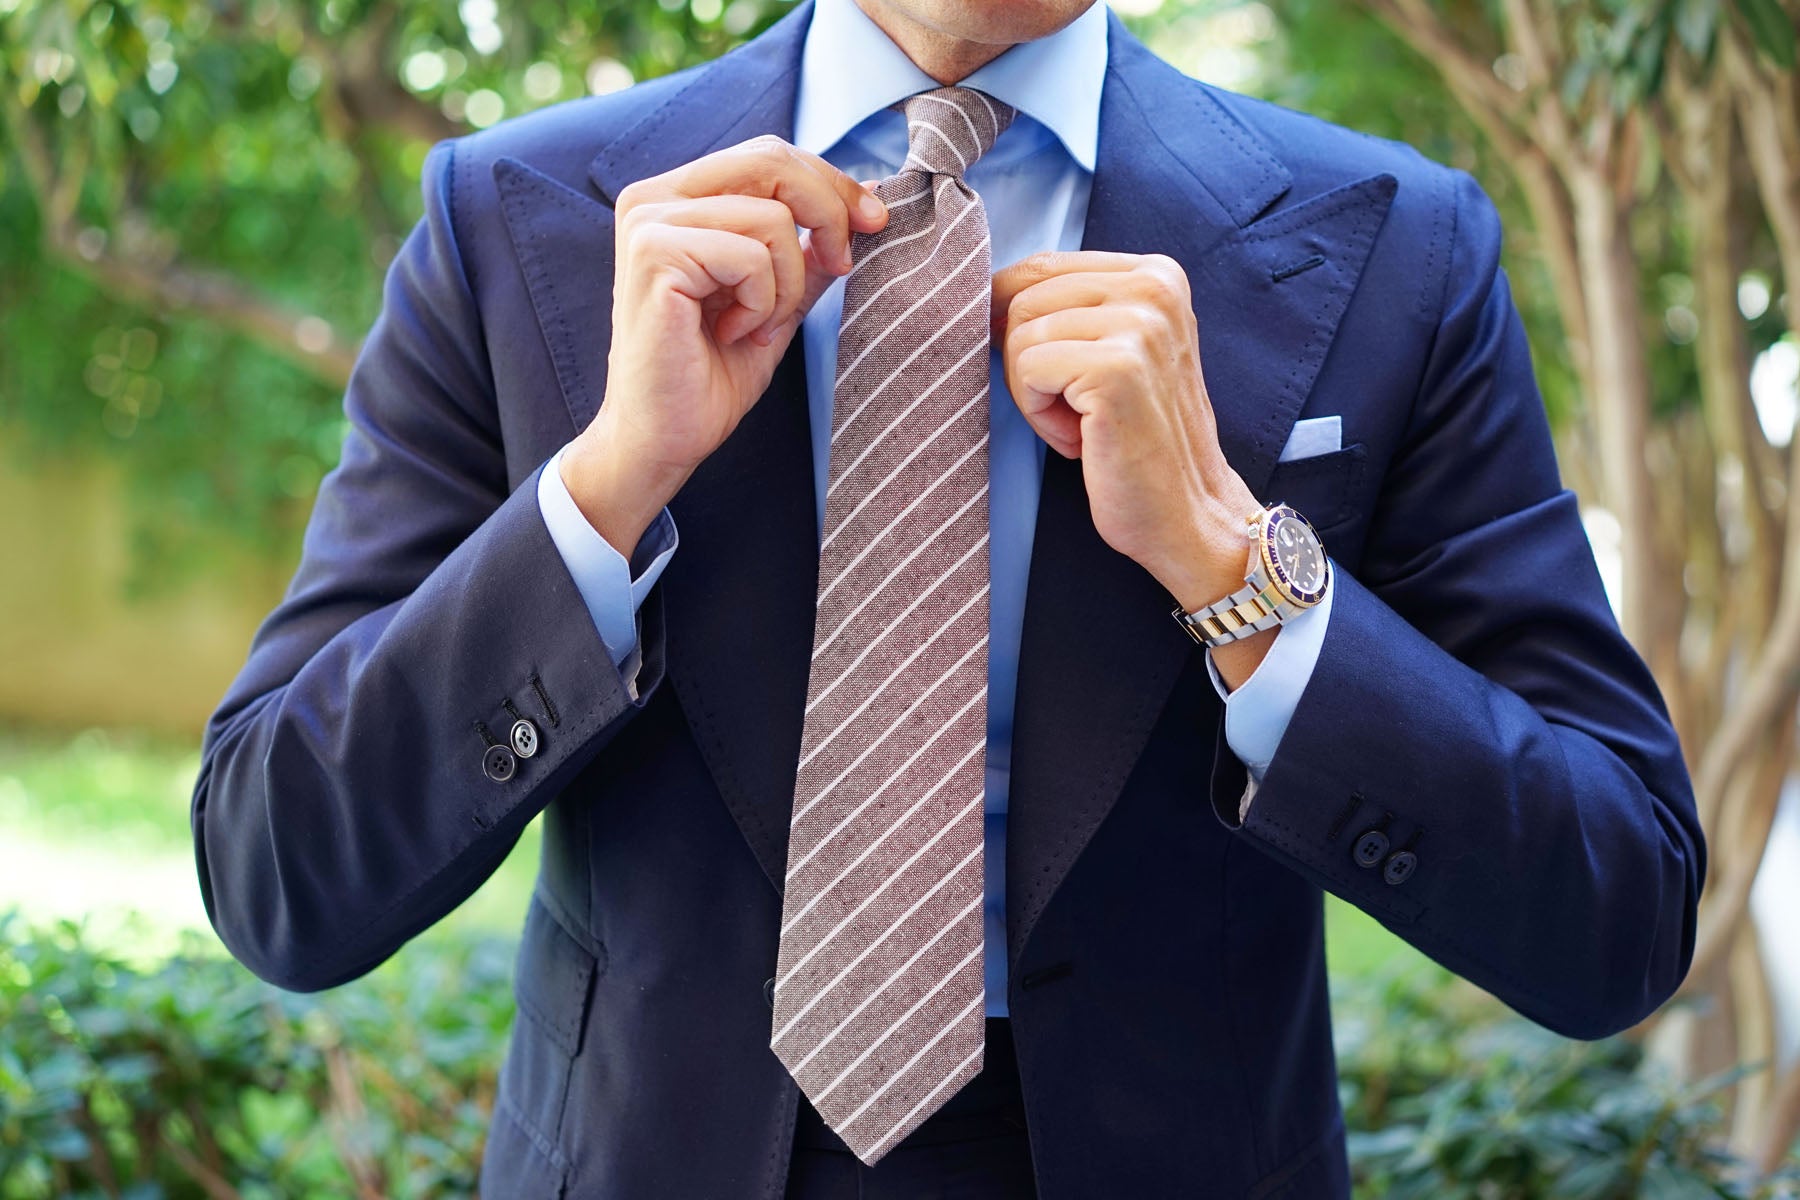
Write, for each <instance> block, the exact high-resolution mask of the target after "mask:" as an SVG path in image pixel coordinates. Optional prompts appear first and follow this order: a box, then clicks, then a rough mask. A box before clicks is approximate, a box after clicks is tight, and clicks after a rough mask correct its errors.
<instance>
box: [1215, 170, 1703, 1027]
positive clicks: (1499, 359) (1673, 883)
mask: <svg viewBox="0 0 1800 1200" xmlns="http://www.w3.org/2000/svg"><path fill="white" fill-rule="evenodd" d="M1456 187H1457V193H1458V194H1457V200H1456V221H1457V235H1456V237H1455V239H1454V250H1453V253H1452V255H1451V257H1450V265H1449V267H1448V274H1447V278H1446V279H1445V283H1444V301H1443V309H1442V315H1441V318H1440V320H1439V324H1438V327H1437V330H1436V332H1435V335H1434V339H1433V343H1432V348H1431V351H1430V353H1429V356H1428V361H1427V363H1426V366H1425V370H1424V374H1423V377H1422V382H1421V385H1420V389H1419V393H1418V395H1417V396H1416V397H1415V399H1414V404H1413V410H1412V413H1411V415H1410V418H1409V422H1408V428H1407V432H1406V434H1405V437H1404V439H1403V441H1402V443H1401V445H1400V447H1399V449H1398V451H1397V452H1396V455H1395V457H1394V459H1393V460H1392V462H1391V465H1390V467H1389V470H1388V472H1387V475H1386V477H1385V478H1384V481H1383V485H1382V491H1381V495H1380V498H1379V501H1378V504H1377V508H1376V511H1375V513H1374V516H1373V519H1372V524H1371V527H1370V534H1369V540H1368V546H1369V549H1368V551H1367V553H1366V555H1365V557H1364V559H1363V560H1362V562H1361V563H1360V564H1359V566H1358V570H1357V572H1356V574H1354V575H1353V574H1352V573H1351V572H1349V571H1343V570H1340V571H1338V572H1337V579H1336V584H1335V587H1336V589H1337V590H1336V595H1335V599H1334V609H1333V613H1332V619H1331V622H1330V625H1329V627H1328V628H1327V630H1326V632H1325V638H1324V642H1323V644H1322V646H1321V647H1320V652H1319V657H1318V661H1317V663H1316V664H1315V666H1314V670H1313V673H1312V677H1311V679H1310V680H1309V681H1308V683H1307V686H1306V688H1305V689H1304V691H1303V692H1302V693H1301V696H1300V699H1299V702H1298V703H1297V705H1296V706H1295V710H1294V714H1293V717H1292V719H1291V721H1290V723H1289V725H1288V727H1287V729H1286V731H1285V733H1284V734H1283V737H1282V739H1281V743H1280V746H1279V748H1278V750H1277V751H1276V753H1275V755H1274V758H1273V760H1272V761H1271V762H1270V764H1269V767H1268V770H1267V771H1266V772H1265V773H1264V775H1263V778H1262V781H1261V783H1260V785H1259V786H1258V787H1257V789H1256V793H1255V802H1254V803H1253V804H1251V805H1250V806H1249V809H1248V812H1247V814H1246V816H1245V818H1244V819H1243V821H1242V823H1241V825H1240V823H1239V818H1238V802H1239V798H1240V797H1241V796H1242V794H1243V791H1244V785H1245V773H1244V767H1243V764H1242V763H1241V762H1239V761H1238V760H1237V759H1236V758H1235V757H1234V756H1233V755H1232V754H1231V753H1230V750H1229V748H1228V746H1227V744H1226V742H1225V739H1224V737H1223V736H1222V734H1221V735H1220V736H1219V738H1218V754H1217V757H1216V758H1215V764H1216V765H1215V772H1214V778H1213V805H1214V809H1215V812H1216V813H1217V814H1218V816H1219V818H1220V819H1221V820H1222V821H1224V822H1225V823H1226V824H1227V825H1230V826H1233V827H1236V828H1241V830H1242V832H1243V834H1244V835H1245V836H1247V837H1249V838H1250V839H1251V840H1252V841H1254V842H1255V843H1256V844H1257V845H1258V846H1260V847H1261V848H1262V849H1263V850H1265V851H1266V852H1268V853H1269V854H1271V855H1273V856H1274V857H1276V858H1277V859H1279V860H1281V861H1283V862H1285V863H1287V864H1288V865H1289V866H1291V867H1292V868H1294V869H1295V870H1297V871H1299V872H1300V873H1301V874H1302V875H1304V876H1306V877H1307V878H1309V879H1311V880H1312V881H1313V882H1315V883H1317V884H1318V885H1319V886H1321V887H1323V888H1326V889H1328V890H1330V891H1332V892H1334V893H1336V894H1337V895H1339V896H1341V897H1343V898H1344V899H1346V900H1348V901H1350V902H1351V903H1354V904H1356V905H1358V906H1359V907H1361V908H1363V909H1364V910H1366V911H1367V912H1369V913H1371V914H1372V915H1373V916H1375V917H1376V918H1378V919H1379V920H1380V921H1382V922H1383V923H1384V924H1385V925H1387V926H1388V927H1389V928H1390V929H1392V930H1394V931H1395V932H1396V933H1398V934H1399V935H1400V936H1402V937H1404V938H1405V939H1407V940H1408V941H1409V942H1411V943H1412V944H1413V945H1415V946H1417V947H1418V948H1419V949H1420V950H1422V951H1424V952H1425V953H1426V954H1428V955H1430V956H1431V957H1432V958H1434V959H1436V960H1437V961H1438V962H1440V963H1442V964H1443V965H1445V966H1446V967H1448V968H1450V969H1451V970H1453V971H1456V972H1457V973H1459V974H1461V975H1463V976H1465V977H1466V978H1468V979H1470V980H1471V981H1473V982H1474V983H1476V984H1479V985H1480V986H1482V987H1483V988H1486V989H1487V990H1488V991H1490V992H1492V993H1494V994H1495V995H1496V996H1498V997H1500V998H1501V999H1502V1000H1504V1001H1506V1002H1507V1003H1508V1004H1510V1005H1511V1006H1513V1007H1514V1008H1516V1009H1518V1010H1519V1011H1520V1012H1522V1013H1524V1014H1525V1015H1526V1016H1528V1017H1531V1018H1532V1019H1534V1020H1536V1021H1538V1022H1540V1023H1541V1024H1543V1025H1545V1026H1548V1027H1549V1028H1551V1029H1553V1030H1556V1031H1557V1032H1560V1033H1563V1034H1566V1035H1569V1036H1574V1037H1601V1036H1605V1035H1608V1034H1611V1033H1614V1032H1617V1031H1619V1030H1622V1029H1625V1028H1627V1027H1629V1026H1631V1025H1632V1024H1634V1023H1636V1022H1637V1021H1639V1020H1641V1019H1642V1018H1643V1017H1645V1016H1646V1015H1648V1014H1649V1013H1650V1012H1651V1011H1652V1010H1653V1009H1655V1008H1656V1007H1657V1006H1658V1005H1659V1004H1661V1003H1662V1002H1663V1001H1664V1000H1666V999H1667V998H1668V997H1669V996H1670V995H1671V994H1672V993H1673V992H1674V990H1675V988H1676V986H1677V985H1678V984H1679V983H1680V981H1681V979H1682V977H1683V975H1684V974H1685V973H1686V971H1687V968H1688V964H1689V962H1690V961H1691V959H1692V956H1693V947H1694V926H1695V911H1696V907H1697V904H1698V900H1699V894H1700V887H1701V882H1702V879H1703V877H1704V874H1705V861H1706V860H1705V847H1704V844H1703V842H1702V837H1701V832H1700V827H1699V822H1698V820H1697V818H1696V815H1695V808H1694V799H1693V794H1692V789H1691V785H1690V783H1689V780H1688V776H1687V772H1686V768H1685V766H1684V764H1683V761H1682V755H1681V748H1680V746H1679V744H1678V743H1677V740H1676V736H1675V733H1674V730H1673V729H1672V728H1671V725H1670V722H1669V719H1668V716H1667V713H1666V710H1665V708H1664V705H1663V702H1662V698H1661V696H1660V694H1659V693H1658V691H1657V687H1656V684H1655V682H1654V680H1653V679H1652V678H1651V675H1650V673H1649V671H1648V669H1647V668H1646V666H1645V664H1644V662H1643V660H1642V659H1641V658H1640V657H1639V656H1638V654H1637V653H1636V652H1635V651H1634V650H1633V648H1632V647H1631V645H1630V644H1629V643H1628V642H1627V641H1626V640H1625V638H1624V636H1623V635H1622V633H1621V632H1620V630H1619V626H1618V624H1617V621H1616V620H1615V618H1614V616H1613V613H1612V610H1611V608H1610V607H1609V604H1608V601H1607V598H1606V595H1605V592H1604V590H1603V588H1602V585H1601V581H1600V575H1599V572H1598V570H1597V568H1596V565H1595V562H1594V557H1593V552H1592V550H1591V548H1590V546H1589V544H1588V541H1587V538H1586V535H1585V533H1584V530H1583V526H1582V522H1581V517H1580V513H1579V510H1578V506H1577V503H1576V499H1575V496H1574V494H1573V493H1572V492H1570V491H1568V490H1567V489H1565V488H1564V487H1563V486H1562V483H1561V481H1560V478H1559V476H1558V472H1557V467H1556V461H1555V457H1554V452H1553V447H1552V443H1551V437H1550V430H1549V425H1548V421H1547V419H1546V417H1545V414H1544V410H1543V404H1542V400H1541V398H1540V396H1539V394H1538V391H1537V386H1536V383H1535V381H1534V379H1533V375H1532V369H1531V361H1530V353H1529V350H1528V348H1527V345H1526V341H1525V336H1524V332H1523V329H1522V327H1521V324H1520V321H1519V318H1518V314H1517V312H1516V311H1515V309H1514V306H1513V303H1512V300H1511V296H1510V293H1509V291H1508V287H1507V283H1506V278H1505V275H1504V273H1503V272H1502V271H1501V270H1500V268H1499V261H1498V260H1499V248H1500V226H1499V220H1498V217H1497V215H1496V213H1495V212H1494V209H1493V206H1492V204H1491V202H1489V200H1488V199H1487V197H1486V196H1485V195H1483V194H1482V193H1481V191H1480V189H1479V188H1478V187H1477V186H1476V185H1475V184H1474V183H1473V181H1471V180H1470V179H1469V178H1468V177H1467V176H1466V175H1461V174H1460V173H1459V175H1458V178H1457V184H1456Z"/></svg>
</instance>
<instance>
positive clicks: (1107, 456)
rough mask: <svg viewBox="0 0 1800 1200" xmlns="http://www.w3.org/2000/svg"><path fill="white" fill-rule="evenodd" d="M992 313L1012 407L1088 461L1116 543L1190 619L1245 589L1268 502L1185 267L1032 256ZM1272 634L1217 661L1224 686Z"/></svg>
mask: <svg viewBox="0 0 1800 1200" xmlns="http://www.w3.org/2000/svg"><path fill="white" fill-rule="evenodd" d="M993 312H994V339H995V343H996V344H997V345H999V346H1001V347H1002V356H1003V359H1004V361H1005V364H1006V382H1007V386H1008V388H1010V389H1011V391H1012V395H1013V400H1014V402H1015V403H1016V404H1018V406H1019V410H1020V411H1021V412H1023V413H1024V414H1025V419H1026V420H1027V421H1029V422H1030V423H1031V427H1032V428H1033V429H1035V430H1036V431H1037V433H1038V436H1040V437H1042V438H1043V439H1044V441H1045V442H1047V443H1048V444H1049V445H1050V447H1051V448H1052V449H1054V450H1055V451H1056V452H1057V453H1058V454H1061V455H1062V456H1063V457H1064V458H1078V459H1080V460H1081V474H1082V478H1083V481H1084V482H1085V483H1086V486H1087V493H1088V506H1089V508H1090V510H1091V512H1092V514H1093V519H1094V527H1095V528H1096V529H1097V530H1098V531H1099V533H1100V536H1101V537H1103V538H1105V539H1106V542H1107V544H1108V545H1110V546H1112V548H1113V549H1115V550H1117V551H1118V552H1119V553H1121V554H1124V555H1126V556H1128V557H1130V558H1132V559H1134V560H1136V561H1137V562H1138V563H1139V564H1140V565H1142V566H1143V567H1144V568H1145V569H1146V570H1148V571H1149V572H1150V573H1151V574H1152V575H1153V576H1155V577H1156V578H1157V580H1158V581H1160V582H1161V583H1162V584H1163V586H1164V587H1166V588H1168V589H1169V591H1170V592H1171V593H1172V594H1173V595H1174V597H1175V598H1176V599H1177V600H1178V601H1180V603H1181V604H1183V605H1184V606H1186V607H1187V608H1188V609H1189V610H1190V611H1191V610H1193V609H1196V608H1199V607H1201V606H1202V605H1206V604H1211V603H1212V602H1213V601H1215V600H1217V599H1219V598H1220V597H1222V596H1224V595H1226V594H1228V593H1230V592H1233V591H1236V590H1237V589H1238V588H1239V587H1241V586H1243V583H1244V573H1245V566H1246V564H1247V562H1248V559H1249V543H1248V541H1247V539H1246V538H1245V528H1244V521H1245V518H1246V517H1248V516H1249V515H1250V514H1251V513H1253V512H1255V511H1256V510H1257V509H1259V508H1261V507H1262V505H1261V503H1260V502H1259V501H1258V500H1257V499H1256V497H1255V495H1254V494H1253V493H1252V492H1251V491H1250V489H1249V487H1248V486H1246V485H1245V483H1244V481H1243V479H1242V478H1240V477H1239V475H1238V473H1237V472H1236V471H1235V470H1233V469H1232V467H1231V464H1230V463H1228V462H1226V461H1225V454H1224V451H1223V450H1221V449H1220V447H1219V432H1218V426H1217V424H1216V422H1215V421H1214V418H1213V410H1212V402H1211V401H1210V400H1209V399H1208V397H1207V394H1206V380H1205V377H1204V376H1203V375H1202V373H1201V369H1200V336H1199V328H1198V325H1197V323H1196V321H1195V319H1194V310H1193V300H1192V296H1191V294H1190V292H1189V290H1188V281H1187V275H1186V273H1185V272H1183V271H1182V269H1181V265H1180V264H1179V263H1177V262H1175V260H1173V259H1171V258H1168V257H1166V256H1164V255H1138V254H1111V253H1102V252H1099V251H1085V250H1084V251H1077V252H1074V253H1046V254H1034V255H1032V256H1031V257H1030V258H1026V259H1022V260H1020V261H1019V262H1017V263H1014V264H1013V265H1012V266H1009V267H1007V268H1005V269H1004V270H1002V271H1000V272H999V273H998V274H996V275H995V276H994V308H993ZM1274 634H1275V631H1274V630H1267V631H1265V632H1264V633H1261V634H1258V635H1256V636H1254V637H1252V638H1247V639H1245V640H1244V641H1243V642H1239V643H1233V644H1232V645H1231V646H1229V647H1224V648H1222V649H1225V650H1230V651H1233V653H1231V654H1215V662H1216V664H1217V665H1218V666H1219V668H1220V672H1221V674H1223V675H1225V678H1226V682H1227V683H1228V684H1230V685H1232V686H1236V685H1237V684H1238V683H1240V682H1242V680H1243V678H1247V677H1248V676H1249V673H1250V671H1252V670H1254V669H1255V666H1256V664H1257V663H1258V662H1260V661H1261V659H1262V654H1263V652H1265V651H1266V650H1267V645H1268V643H1269V642H1270V641H1272V640H1273V638H1274ZM1227 660H1232V666H1233V667H1234V668H1237V669H1229V670H1228V669H1227ZM1234 675H1235V676H1238V678H1233V676H1234Z"/></svg>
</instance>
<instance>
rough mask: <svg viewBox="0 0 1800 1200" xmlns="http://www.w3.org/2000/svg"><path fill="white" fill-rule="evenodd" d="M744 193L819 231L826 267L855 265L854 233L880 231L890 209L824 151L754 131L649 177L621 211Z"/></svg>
mask: <svg viewBox="0 0 1800 1200" xmlns="http://www.w3.org/2000/svg"><path fill="white" fill-rule="evenodd" d="M726 194H737V195H744V196H754V197H759V198H762V199H768V200H776V201H779V202H780V203H781V204H783V205H785V206H786V207H787V208H788V210H789V211H790V212H791V213H792V214H793V218H792V219H793V221H794V223H795V224H798V225H801V226H804V227H805V228H807V229H810V230H812V231H813V234H814V243H815V246H816V253H817V255H818V258H819V262H820V264H821V265H822V266H825V267H827V268H830V269H835V270H837V271H838V273H839V274H843V273H844V272H847V271H849V269H850V238H851V234H852V233H873V232H874V231H875V230H877V229H880V228H881V227H882V226H883V225H885V224H886V223H887V209H886V207H885V206H884V205H883V204H882V203H881V201H880V200H879V199H877V198H876V197H875V196H874V195H872V194H871V193H870V192H868V191H866V190H865V189H864V188H863V187H862V186H861V185H860V184H858V183H857V182H856V180H854V179H851V178H850V177H849V176H848V175H846V174H844V173H843V172H842V171H840V170H838V169H837V168H836V167H834V166H832V165H831V164H830V163H828V162H826V161H825V160H824V159H822V158H820V157H819V156H818V155H816V154H812V153H809V152H808V151H805V150H801V149H799V148H798V147H795V146H792V145H790V144H788V143H787V142H785V141H783V140H781V139H780V138H777V137H760V138H753V139H751V140H750V141H748V142H744V143H741V144H739V145H736V146H731V147H728V148H726V149H724V150H719V151H716V152H714V153H712V154H708V155H706V156H705V157H704V158H699V159H696V160H694V161H693V162H691V163H688V164H686V165H685V166H681V167H677V168H676V169H675V170H673V171H669V172H667V173H666V174H663V175H658V176H655V177H654V178H651V179H646V180H642V181H640V182H638V183H634V184H632V185H630V186H629V187H627V188H626V189H625V190H624V191H623V192H621V193H620V195H619V205H618V207H619V210H620V212H621V213H623V212H625V211H627V210H629V209H630V208H632V207H635V206H636V205H638V204H641V203H645V202H649V203H656V202H660V201H667V200H676V199H698V198H700V197H703V196H721V195H726Z"/></svg>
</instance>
